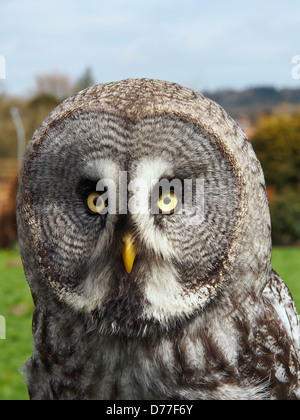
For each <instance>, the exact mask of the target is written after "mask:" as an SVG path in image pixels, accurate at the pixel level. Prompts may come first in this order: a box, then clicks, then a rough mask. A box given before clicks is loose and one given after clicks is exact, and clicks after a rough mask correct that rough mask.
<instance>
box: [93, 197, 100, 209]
mask: <svg viewBox="0 0 300 420" xmlns="http://www.w3.org/2000/svg"><path fill="white" fill-rule="evenodd" d="M98 199H99V197H96V198H94V206H95V207H97V202H98Z"/></svg>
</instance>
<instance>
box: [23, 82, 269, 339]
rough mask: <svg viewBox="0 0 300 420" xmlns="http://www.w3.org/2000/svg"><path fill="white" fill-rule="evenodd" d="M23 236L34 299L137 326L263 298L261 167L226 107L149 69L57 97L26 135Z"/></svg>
mask: <svg viewBox="0 0 300 420" xmlns="http://www.w3.org/2000/svg"><path fill="white" fill-rule="evenodd" d="M17 217H18V230H19V247H20V251H21V255H22V259H23V264H24V268H25V273H26V276H27V280H28V282H29V285H30V287H31V290H32V294H33V298H34V301H35V304H36V305H40V306H44V307H48V308H50V307H51V302H54V301H55V302H60V304H61V305H64V307H65V308H66V310H69V311H75V312H77V313H81V314H83V315H84V316H86V317H88V318H90V319H91V320H93V322H94V323H95V325H97V327H99V330H100V331H101V332H102V333H110V334H111V333H115V334H126V335H145V334H147V333H148V331H153V330H155V329H170V328H173V327H174V326H178V325H181V324H182V323H183V322H186V321H187V320H189V319H191V318H192V317H194V316H195V315H196V314H201V313H205V311H206V310H208V308H209V307H211V306H212V305H214V304H215V303H216V302H218V303H220V302H223V304H224V306H226V305H228V306H230V305H232V304H233V302H234V304H235V305H239V304H243V301H244V300H245V299H256V298H259V296H260V294H261V291H262V289H263V288H264V286H265V281H266V276H267V274H268V273H269V271H270V255H271V244H270V218H269V211H268V202H267V197H266V190H265V182H264V177H263V174H262V170H261V166H260V164H259V162H258V160H257V158H256V156H255V154H254V152H253V149H252V147H251V144H250V142H249V140H248V139H247V137H246V136H245V134H244V132H243V131H242V130H241V129H240V128H239V127H238V125H237V124H236V123H235V122H234V121H233V120H232V119H231V118H230V117H229V116H228V115H227V114H226V113H225V111H224V110H223V109H222V108H221V107H220V106H218V105H217V104H215V103H214V102H212V101H210V100H209V99H207V98H205V97H203V96H202V95H200V94H198V93H195V92H194V91H192V90H189V89H186V88H183V87H181V86H179V85H177V84H174V83H169V82H162V81H156V80H148V79H136V80H124V81H121V82H117V83H108V84H101V85H97V86H95V87H92V88H89V89H87V90H84V91H82V92H80V93H78V94H77V95H76V96H74V97H72V98H70V99H68V100H66V101H65V102H63V103H62V104H61V105H60V106H59V107H58V108H56V109H55V110H54V111H53V112H52V113H51V114H50V115H49V116H48V117H47V118H46V120H45V121H44V122H43V123H42V125H41V126H40V128H39V129H38V130H37V131H36V133H35V134H34V136H33V139H32V140H31V142H30V145H29V147H28V150H27V153H26V156H25V159H24V164H23V168H22V170H21V173H20V178H19V192H18V215H17Z"/></svg>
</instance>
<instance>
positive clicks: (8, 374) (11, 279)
mask: <svg viewBox="0 0 300 420" xmlns="http://www.w3.org/2000/svg"><path fill="white" fill-rule="evenodd" d="M18 261H19V256H18V253H17V252H15V251H9V252H0V315H2V316H4V317H5V319H6V340H0V400H26V399H28V395H27V390H26V386H25V384H24V382H23V377H22V375H21V374H20V372H19V370H20V369H21V368H22V366H23V364H24V362H25V361H26V360H27V359H28V358H29V357H30V356H31V354H32V339H31V319H32V310H33V304H32V298H31V294H30V290H29V287H28V286H27V283H26V281H25V278H24V273H23V269H22V267H21V266H20V265H18ZM273 268H274V269H275V270H276V271H277V272H278V273H279V274H280V275H281V276H282V278H283V279H284V280H285V282H286V283H287V285H288V287H289V288H290V290H291V292H292V294H293V296H294V299H295V301H296V305H297V308H298V312H299V313H300V248H275V249H274V251H273Z"/></svg>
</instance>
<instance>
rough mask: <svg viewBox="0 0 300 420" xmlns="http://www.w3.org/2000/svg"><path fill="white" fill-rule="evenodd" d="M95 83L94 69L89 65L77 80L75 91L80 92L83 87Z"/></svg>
mask: <svg viewBox="0 0 300 420" xmlns="http://www.w3.org/2000/svg"><path fill="white" fill-rule="evenodd" d="M94 84H95V82H94V77H93V73H92V69H91V68H90V67H87V68H86V69H85V71H84V72H83V74H82V76H80V78H79V79H78V80H77V82H75V84H74V89H73V90H74V93H76V92H79V91H81V90H83V89H86V88H88V87H90V86H93V85H94Z"/></svg>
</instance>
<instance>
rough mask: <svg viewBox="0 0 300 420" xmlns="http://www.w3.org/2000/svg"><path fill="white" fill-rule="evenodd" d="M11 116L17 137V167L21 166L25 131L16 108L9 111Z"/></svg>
mask: <svg viewBox="0 0 300 420" xmlns="http://www.w3.org/2000/svg"><path fill="white" fill-rule="evenodd" d="M10 113H11V116H12V118H13V121H14V124H15V127H16V130H17V136H18V163H19V166H21V165H22V161H23V157H24V154H25V130H24V125H23V123H22V119H21V117H20V112H19V110H18V108H11V109H10Z"/></svg>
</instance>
